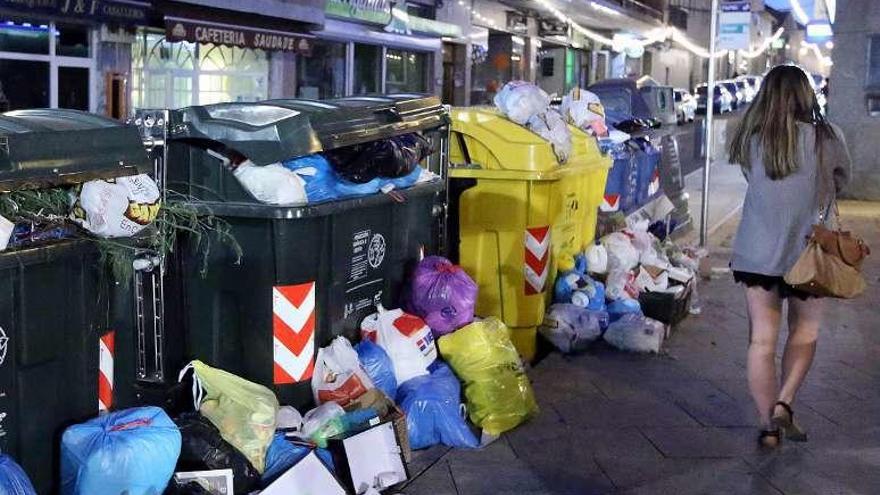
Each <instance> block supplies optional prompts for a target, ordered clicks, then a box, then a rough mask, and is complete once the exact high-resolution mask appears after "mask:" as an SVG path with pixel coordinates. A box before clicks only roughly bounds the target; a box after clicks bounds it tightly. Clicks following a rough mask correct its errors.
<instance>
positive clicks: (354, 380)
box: [312, 336, 374, 407]
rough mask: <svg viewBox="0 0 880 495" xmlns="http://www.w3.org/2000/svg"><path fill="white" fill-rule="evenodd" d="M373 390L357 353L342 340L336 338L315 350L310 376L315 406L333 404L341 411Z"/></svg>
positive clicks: (341, 338) (347, 342)
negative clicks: (313, 369) (316, 352)
mask: <svg viewBox="0 0 880 495" xmlns="http://www.w3.org/2000/svg"><path fill="white" fill-rule="evenodd" d="M371 388H374V386H373V381H372V380H370V377H369V375H367V372H366V371H364V369H363V368H362V367H361V362H360V360H359V359H358V355H357V352H356V351H355V350H354V348H353V347H352V346H351V342H349V341H348V339H346V338H345V337H342V336H340V337H336V338H335V339H333V342H331V343H330V345H329V346H327V347H322V348H320V349H318V356H317V357H316V358H315V371H314V373H313V374H312V394H313V395H314V398H315V403H316V404H324V403H326V402H335V403H337V404H339V405H340V406H342V407H345V406H347V405H348V404H349V403H351V402H352V401H353V400H355V399H357V398H358V397H360V396H361V395H363V394H365V393H367V391H368V390H369V389H371Z"/></svg>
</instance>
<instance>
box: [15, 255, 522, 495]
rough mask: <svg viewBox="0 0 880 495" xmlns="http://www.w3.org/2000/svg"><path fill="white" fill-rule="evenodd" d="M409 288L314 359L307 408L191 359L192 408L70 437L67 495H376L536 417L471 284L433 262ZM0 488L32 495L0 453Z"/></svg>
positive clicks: (517, 369)
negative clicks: (478, 311) (446, 454)
mask: <svg viewBox="0 0 880 495" xmlns="http://www.w3.org/2000/svg"><path fill="white" fill-rule="evenodd" d="M408 285H409V286H408V287H407V288H406V290H405V294H406V295H405V296H404V299H405V301H404V303H405V307H406V310H404V309H385V308H383V307H382V306H377V307H376V312H375V313H374V314H372V315H370V316H369V317H367V318H365V319H364V320H363V322H362V323H361V328H360V335H359V337H360V338H359V339H358V341H357V342H352V340H349V339H348V338H346V337H345V336H338V337H335V338H334V339H333V340H332V341H331V342H330V343H329V344H328V345H326V346H324V347H321V348H320V349H319V350H318V352H317V355H316V358H315V362H314V368H313V374H312V379H311V389H312V395H313V398H314V403H315V407H314V408H312V409H311V410H308V411H298V410H297V409H295V408H293V407H291V406H289V405H281V404H279V402H278V399H277V397H276V395H275V394H274V392H273V391H272V390H270V389H269V388H266V387H264V386H262V385H260V384H257V383H254V382H251V381H248V380H246V379H244V378H242V377H239V376H236V375H234V374H232V373H229V372H227V371H224V370H222V369H218V368H214V367H212V366H209V365H207V364H205V363H203V362H201V361H198V360H194V361H192V362H190V363H189V364H188V365H187V366H185V367H184V368H183V369H182V370H181V371H180V374H179V381H180V389H181V390H183V391H188V390H190V389H191V391H192V402H191V403H188V402H189V398H186V399H185V400H184V401H183V402H184V404H183V407H182V409H184V410H183V411H177V412H176V413H175V414H176V416H174V417H171V416H169V413H167V412H166V411H165V410H163V409H162V408H159V407H137V408H131V409H125V410H119V411H114V412H110V413H106V414H104V415H101V416H98V417H96V418H94V419H91V420H88V421H86V422H84V423H81V424H76V425H72V426H70V427H68V428H67V429H66V430H65V432H64V434H63V436H62V439H61V468H62V480H61V481H62V482H61V493H62V494H64V495H86V494H94V493H129V494H132V495H146V494H158V493H167V494H204V493H230V494H231V493H253V492H256V491H262V492H263V493H267V494H270V495H271V494H275V493H295V492H296V491H295V490H297V489H303V490H306V488H305V487H306V486H308V487H310V488H309V489H310V490H312V491H311V492H310V493H357V494H363V493H369V494H373V493H378V492H379V491H381V490H383V489H386V488H389V487H391V486H395V485H397V484H399V483H401V482H403V481H405V480H406V477H407V473H406V470H405V468H404V465H403V462H404V461H405V460H406V461H408V460H409V456H410V452H411V450H414V449H423V448H427V447H431V446H434V445H439V444H442V445H446V446H450V447H456V448H477V447H480V446H481V445H484V444H485V443H487V442H489V441H491V440H493V439H495V438H497V437H498V436H499V435H501V434H502V433H504V432H505V431H509V430H511V429H513V428H515V427H516V426H518V425H519V424H521V423H523V422H525V421H527V420H528V419H530V418H532V417H534V416H535V415H536V414H537V413H538V407H537V404H536V402H535V398H534V395H533V392H532V389H531V385H530V383H529V380H528V377H527V376H526V374H525V368H524V366H523V363H522V361H521V360H520V357H519V355H518V353H517V350H516V348H515V347H514V346H513V344H512V342H511V339H510V331H509V330H508V328H507V327H506V326H505V325H504V324H503V323H502V322H501V321H500V320H498V319H497V318H492V317H490V318H485V319H481V318H478V317H476V316H475V315H474V306H475V302H476V296H477V286H476V284H475V283H474V281H473V279H471V277H470V276H468V274H467V273H466V272H465V271H464V270H462V269H461V267H459V266H456V265H453V264H452V263H450V262H449V261H448V260H446V259H445V258H441V257H436V256H431V257H427V258H425V259H423V260H421V262H420V263H419V264H418V266H417V267H416V268H415V270H414V272H413V276H412V277H411V279H410V281H409V284H408ZM187 395H188V394H187ZM389 425H390V426H389ZM382 428H385V430H381V429H382ZM382 431H385V432H392V433H391V434H390V435H391V436H390V437H388V436H387V435H386V437H385V439H383V440H381V441H378V440H374V441H373V443H370V444H369V445H368V446H367V449H366V451H364V449H360V450H357V449H351V448H350V446H349V443H348V442H349V440H351V439H354V438H356V437H358V436H359V435H362V434H365V433H369V434H371V435H372V434H375V435H377V436H381V435H380V434H381V433H382ZM371 438H372V437H371ZM377 438H378V437H377ZM358 452H359V453H358ZM356 464H357V466H355V465H356ZM389 466H390V468H389ZM395 466H397V467H395ZM316 469H317V471H316ZM371 469H372V471H371ZM365 470H366V471H365ZM316 473H317V474H316ZM317 480H324V483H325V484H323V485H315V483H318V481H317ZM291 483H292V484H291ZM328 483H329V484H328ZM336 484H339V486H336ZM315 486H318V487H317V488H315ZM0 487H2V488H4V489H5V491H4V493H7V492H8V493H12V494H15V495H31V494H33V488H32V487H31V486H30V483H29V481H28V480H27V477H26V475H25V474H24V473H23V472H22V471H21V469H20V468H19V467H18V466H17V465H16V464H15V463H14V461H13V460H12V459H10V458H8V457H5V456H0ZM291 487H294V491H290V490H291Z"/></svg>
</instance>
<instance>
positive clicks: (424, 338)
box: [361, 305, 437, 384]
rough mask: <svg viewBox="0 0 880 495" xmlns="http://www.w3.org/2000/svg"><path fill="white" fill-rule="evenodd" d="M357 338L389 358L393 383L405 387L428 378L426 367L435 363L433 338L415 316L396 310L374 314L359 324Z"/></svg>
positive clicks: (435, 348)
mask: <svg viewBox="0 0 880 495" xmlns="http://www.w3.org/2000/svg"><path fill="white" fill-rule="evenodd" d="M361 338H363V339H367V340H371V341H373V342H375V343H376V344H378V345H379V347H381V348H382V349H384V350H385V352H386V353H387V354H388V357H390V358H391V363H392V364H393V365H394V376H395V377H396V378H397V383H400V384H402V383H405V382H406V381H407V380H410V379H412V378H415V377H417V376H424V375H427V374H428V366H431V363H433V362H434V360H435V359H437V346H436V345H435V343H434V334H433V333H431V329H430V328H429V327H428V325H427V324H426V323H425V321H424V320H422V319H421V318H419V317H418V316H414V315H411V314H407V313H404V312H403V310H400V309H392V310H386V309H385V308H383V307H382V306H381V305H379V306H378V307H377V312H376V313H373V314H372V315H370V316H368V317H366V318H364V321H362V322H361Z"/></svg>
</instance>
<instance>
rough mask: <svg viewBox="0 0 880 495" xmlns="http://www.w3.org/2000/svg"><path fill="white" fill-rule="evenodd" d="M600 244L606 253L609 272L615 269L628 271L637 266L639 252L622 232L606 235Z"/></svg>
mask: <svg viewBox="0 0 880 495" xmlns="http://www.w3.org/2000/svg"><path fill="white" fill-rule="evenodd" d="M602 244H603V245H604V246H605V249H606V250H607V251H608V268H609V270H610V269H611V268H613V267H616V268H619V269H622V270H627V271H629V270H632V269H633V268H635V267H636V266H638V264H639V251H638V249H636V247H635V246H633V243H632V240H631V239H630V237H629V236H627V235H626V234H624V233H622V232H615V233H613V234H608V235H607V236H605V237H603V238H602ZM609 285H610V284H609Z"/></svg>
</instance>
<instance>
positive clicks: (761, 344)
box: [746, 286, 782, 429]
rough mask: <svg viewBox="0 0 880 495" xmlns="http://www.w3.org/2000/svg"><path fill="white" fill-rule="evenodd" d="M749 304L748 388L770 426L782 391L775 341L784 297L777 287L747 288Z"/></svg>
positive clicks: (763, 424) (760, 417)
mask: <svg viewBox="0 0 880 495" xmlns="http://www.w3.org/2000/svg"><path fill="white" fill-rule="evenodd" d="M746 301H747V303H748V308H749V353H748V360H747V369H748V378H749V391H750V392H751V393H752V399H753V400H754V401H755V407H757V409H758V418H759V419H760V422H761V427H762V428H765V429H769V428H770V416H771V414H772V410H773V405H774V404H775V403H776V400H777V394H778V391H779V388H778V382H777V378H776V342H777V340H778V338H779V325H780V322H781V319H782V299H781V298H780V297H779V294H778V293H777V292H776V291H775V290H770V291H768V290H765V289H764V288H762V287H758V286H755V287H748V288H746Z"/></svg>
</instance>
